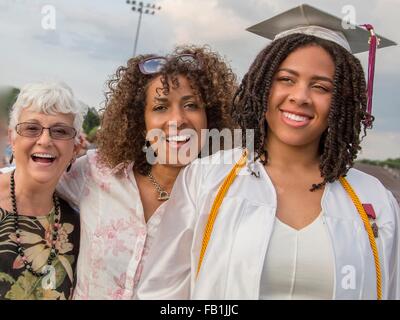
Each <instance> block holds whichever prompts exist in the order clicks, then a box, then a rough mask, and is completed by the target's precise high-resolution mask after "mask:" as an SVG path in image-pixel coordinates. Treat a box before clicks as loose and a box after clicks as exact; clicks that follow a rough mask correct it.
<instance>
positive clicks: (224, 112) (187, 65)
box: [97, 46, 237, 174]
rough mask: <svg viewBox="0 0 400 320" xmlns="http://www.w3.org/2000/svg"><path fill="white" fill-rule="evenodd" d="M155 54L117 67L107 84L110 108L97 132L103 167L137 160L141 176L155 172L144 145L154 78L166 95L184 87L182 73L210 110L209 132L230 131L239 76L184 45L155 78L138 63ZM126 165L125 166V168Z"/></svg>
mask: <svg viewBox="0 0 400 320" xmlns="http://www.w3.org/2000/svg"><path fill="white" fill-rule="evenodd" d="M182 54H191V55H193V56H195V58H196V61H197V62H198V63H197V64H196V65H194V63H193V61H191V62H190V61H186V60H185V59H181V58H179V56H180V55H182ZM152 56H154V55H141V56H138V57H135V58H132V59H130V60H129V61H128V63H127V66H126V67H125V66H121V67H119V68H118V69H117V71H116V73H115V75H114V76H113V77H112V78H111V79H110V80H109V81H108V82H107V86H108V89H109V90H108V91H107V92H106V101H105V109H104V110H103V114H102V121H101V129H100V130H99V132H98V136H97V138H98V151H99V152H98V156H99V161H100V163H101V164H102V165H105V166H106V167H108V168H110V169H113V168H115V167H117V166H118V165H120V164H121V163H124V164H125V165H127V164H129V163H131V162H132V161H133V162H134V169H135V170H137V171H138V172H139V173H141V174H146V173H147V172H148V171H149V170H150V164H148V163H147V161H146V156H145V153H144V152H143V146H144V144H145V135H144V132H145V131H146V129H145V128H146V126H145V121H144V110H145V105H146V91H147V88H148V86H149V83H150V82H151V80H153V79H154V78H156V77H158V76H161V83H162V85H163V88H160V90H162V92H163V93H164V94H165V95H167V94H168V92H169V90H170V85H169V83H171V84H172V86H173V88H175V87H177V86H179V82H178V76H179V75H183V76H185V77H186V78H187V79H188V80H189V83H190V85H191V87H192V89H193V90H194V91H195V93H196V94H199V96H200V97H201V100H202V101H203V103H204V107H205V110H206V116H207V123H208V129H214V128H216V129H218V130H221V129H223V128H231V127H232V121H231V118H230V116H229V107H230V104H231V102H232V99H233V95H234V92H235V90H236V89H237V85H236V76H235V74H234V73H233V72H232V70H231V68H230V67H229V66H228V64H227V63H226V62H225V61H224V59H223V58H221V57H220V56H219V54H218V53H216V52H213V51H211V49H210V48H209V47H208V46H203V47H196V46H179V47H177V48H176V49H175V50H174V51H173V53H172V54H171V55H169V56H167V59H168V60H167V62H166V64H165V65H164V66H163V68H162V70H161V71H160V72H159V73H156V74H143V73H142V72H141V71H140V70H139V67H138V64H139V63H140V62H141V61H142V60H143V59H145V58H148V57H152ZM122 167H123V166H122Z"/></svg>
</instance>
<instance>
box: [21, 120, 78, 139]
mask: <svg viewBox="0 0 400 320" xmlns="http://www.w3.org/2000/svg"><path fill="white" fill-rule="evenodd" d="M44 129H48V130H49V134H50V137H51V138H52V139H55V140H70V139H73V138H75V136H76V130H75V128H72V127H69V126H63V125H55V126H52V127H50V128H46V127H43V126H42V125H40V124H38V123H31V122H22V123H18V124H17V125H16V126H15V130H16V131H17V133H18V134H19V135H20V136H23V137H28V138H37V137H40V136H41V135H42V133H43V130H44Z"/></svg>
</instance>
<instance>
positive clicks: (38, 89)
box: [9, 82, 87, 142]
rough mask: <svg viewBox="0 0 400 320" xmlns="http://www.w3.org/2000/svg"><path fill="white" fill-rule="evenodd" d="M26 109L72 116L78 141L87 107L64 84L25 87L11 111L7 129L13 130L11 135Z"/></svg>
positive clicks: (45, 83)
mask: <svg viewBox="0 0 400 320" xmlns="http://www.w3.org/2000/svg"><path fill="white" fill-rule="evenodd" d="M28 108H29V110H31V111H34V112H39V113H44V114H50V115H57V114H59V113H63V114H72V115H73V116H74V123H73V126H74V128H75V130H76V131H77V135H76V138H75V141H76V142H78V141H79V134H80V133H81V131H82V124H83V117H84V115H85V114H86V112H87V107H86V106H85V105H84V104H83V103H82V102H80V101H79V100H77V99H76V98H75V97H74V94H73V92H72V89H71V88H70V87H69V86H67V85H66V84H65V83H61V82H35V83H30V84H27V85H25V86H24V87H23V88H22V89H21V91H20V93H19V95H18V98H17V100H16V101H15V103H14V105H13V106H12V110H11V115H10V126H9V127H10V129H11V130H13V135H15V126H16V125H17V124H18V121H19V117H20V116H21V113H22V110H23V109H28Z"/></svg>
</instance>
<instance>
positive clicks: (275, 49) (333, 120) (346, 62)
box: [231, 34, 373, 191]
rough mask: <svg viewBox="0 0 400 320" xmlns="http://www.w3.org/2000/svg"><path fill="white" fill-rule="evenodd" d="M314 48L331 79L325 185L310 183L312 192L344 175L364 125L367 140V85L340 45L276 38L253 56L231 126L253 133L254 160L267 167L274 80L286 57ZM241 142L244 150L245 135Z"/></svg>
mask: <svg viewBox="0 0 400 320" xmlns="http://www.w3.org/2000/svg"><path fill="white" fill-rule="evenodd" d="M313 45H315V46H320V47H321V48H323V49H325V50H326V51H327V52H328V53H329V54H330V56H331V57H332V60H333V61H334V64H335V76H334V90H333V96H332V102H331V106H330V112H329V116H328V129H327V130H326V131H325V132H324V133H323V134H322V136H321V139H320V145H319V155H320V165H319V168H320V172H321V176H322V177H323V182H322V183H318V184H313V185H312V187H311V191H314V190H316V189H320V188H321V187H322V186H323V185H325V184H326V183H327V182H333V181H335V180H337V179H339V178H340V177H341V176H345V175H346V173H347V171H348V170H349V169H350V168H351V167H352V166H353V163H354V160H355V159H356V157H357V153H358V151H359V150H360V149H361V147H360V142H361V140H362V138H360V131H361V127H362V126H363V134H364V135H363V136H365V134H366V128H367V126H366V124H365V123H364V120H367V119H368V117H369V115H368V114H367V112H366V105H367V95H366V84H365V78H364V71H363V69H362V66H361V64H360V61H359V60H358V59H357V58H356V57H354V56H353V55H352V54H351V53H349V52H348V51H347V50H345V49H344V48H342V47H341V46H339V45H337V44H335V43H333V42H331V41H328V40H324V39H321V38H317V37H314V36H310V35H303V34H293V35H289V36H287V37H284V38H282V39H278V40H276V41H274V42H272V43H271V44H270V45H269V46H267V47H266V48H265V49H263V50H262V51H261V52H260V53H259V54H258V56H257V57H256V59H255V61H254V62H253V64H252V65H251V67H250V69H249V71H248V73H247V74H246V75H245V76H244V78H243V80H242V83H241V84H240V86H239V89H238V90H237V92H236V93H235V97H234V102H233V106H232V110H231V114H232V117H233V119H234V121H235V122H237V124H238V125H239V126H240V127H241V128H242V129H254V131H255V132H254V148H255V150H254V151H255V154H256V158H255V159H259V158H260V157H262V158H264V159H262V162H263V164H265V163H266V162H267V161H268V152H267V150H265V149H264V142H265V139H266V135H267V129H268V124H267V121H266V120H265V113H266V111H267V109H268V99H269V96H270V92H271V87H272V83H273V78H274V75H275V73H276V71H277V70H278V68H279V66H280V64H281V63H282V62H283V61H284V60H285V59H286V57H287V56H288V55H289V54H290V53H292V52H293V51H294V50H296V49H298V48H301V47H306V46H313ZM371 120H373V118H372V119H371ZM243 141H244V142H243V146H245V144H246V142H245V136H243Z"/></svg>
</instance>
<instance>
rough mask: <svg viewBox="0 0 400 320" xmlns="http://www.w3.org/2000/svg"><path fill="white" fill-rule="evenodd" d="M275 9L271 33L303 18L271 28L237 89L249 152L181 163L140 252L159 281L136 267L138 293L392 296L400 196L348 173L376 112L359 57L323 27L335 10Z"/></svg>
mask: <svg viewBox="0 0 400 320" xmlns="http://www.w3.org/2000/svg"><path fill="white" fill-rule="evenodd" d="M304 15H306V16H305V17H304ZM289 16H290V19H289ZM315 16H317V18H318V19H315ZM328 18H329V19H328ZM273 19H275V20H274V21H273V23H272V22H269V23H270V24H269V25H268V26H267V27H266V30H276V28H275V29H274V27H277V25H280V26H283V25H285V23H286V26H287V23H288V21H289V24H290V23H293V21H295V22H296V23H298V22H299V20H304V25H306V26H301V27H298V28H297V25H292V26H287V27H291V28H290V31H288V30H280V31H279V32H281V31H282V33H281V34H278V35H277V36H276V38H275V40H274V41H273V42H272V43H271V44H270V45H269V46H267V47H266V48H265V49H264V50H262V51H261V52H260V53H259V54H258V56H257V58H256V59H255V61H254V62H253V64H252V65H251V67H250V69H249V71H248V73H247V74H246V75H245V76H244V78H243V81H242V83H241V85H240V87H239V89H238V91H237V93H236V95H235V99H234V103H233V109H232V115H233V116H234V119H235V120H236V122H237V123H238V124H239V126H240V127H241V128H242V130H245V129H254V152H253V151H252V150H248V149H242V148H238V149H233V150H227V151H221V152H219V153H217V154H215V155H213V156H211V158H212V160H211V161H207V163H205V164H204V161H196V162H194V163H193V164H191V165H190V166H188V167H187V168H185V169H184V171H183V172H182V174H181V175H180V176H179V178H178V179H177V181H176V184H175V188H174V191H173V193H172V195H171V200H170V202H169V203H168V205H167V208H166V215H165V216H164V220H163V225H162V227H161V228H160V229H159V239H160V240H161V239H162V241H163V242H162V243H161V241H160V242H155V243H154V251H153V252H152V254H151V255H149V257H148V260H147V262H148V266H150V265H151V264H152V263H154V261H156V259H158V260H159V261H162V263H161V264H159V265H158V268H159V269H161V270H165V269H167V268H168V266H170V270H169V272H165V273H166V274H167V275H168V277H167V278H164V279H163V278H161V277H158V275H157V274H155V272H154V270H151V269H146V268H145V270H144V272H143V277H142V285H141V286H140V288H141V289H140V290H139V292H138V296H139V298H140V297H143V298H146V290H147V289H148V288H151V289H152V290H153V291H154V290H155V289H156V286H159V287H160V289H162V291H161V290H160V291H161V292H162V293H165V295H164V296H163V297H165V298H169V299H173V298H175V297H186V298H187V297H192V298H194V299H399V298H400V264H399V258H400V241H399V239H400V238H399V230H398V227H399V214H400V212H399V206H398V203H397V202H396V200H395V199H394V197H393V195H392V194H391V193H390V192H389V191H388V190H386V189H385V188H384V187H383V185H382V184H381V183H380V182H379V181H378V180H377V179H375V178H374V177H372V176H369V175H367V174H365V173H362V172H360V171H358V170H355V169H352V166H353V162H354V160H355V158H356V156H357V153H358V151H359V150H360V134H361V132H363V133H364V134H365V129H366V127H367V126H368V125H370V123H371V120H373V119H372V117H371V115H370V114H369V113H368V112H367V103H368V102H367V96H366V94H365V92H366V84H365V80H364V73H363V70H362V67H361V64H360V62H359V60H358V59H357V58H355V56H354V55H353V54H351V53H350V52H349V50H350V47H351V46H350V45H349V43H348V42H347V40H346V38H345V36H344V35H342V34H343V33H339V32H337V31H333V30H331V29H329V28H332V26H331V27H329V26H326V25H322V26H321V25H320V24H318V21H319V23H321V21H331V20H332V16H330V15H327V14H325V13H323V12H321V11H319V10H317V9H314V8H311V7H309V6H305V5H303V6H300V7H298V8H295V9H292V10H291V11H289V12H287V13H286V14H285V13H284V14H281V15H280V16H279V18H278V17H276V18H273ZM286 19H287V20H286ZM271 20H272V19H271ZM313 21H316V22H313ZM309 23H311V24H313V23H316V25H311V26H307V25H308V24H309ZM272 24H273V25H272ZM336 25H337V27H338V28H341V20H340V19H338V20H337V21H336ZM255 29H257V28H255ZM278 29H279V28H278ZM258 30H260V29H258ZM336 30H337V29H336ZM344 32H345V31H344ZM348 32H350V33H352V32H353V33H354V32H356V34H355V35H353V36H355V37H357V36H358V35H359V34H358V33H361V35H364V36H365V34H364V32H366V31H365V30H363V29H361V28H357V29H355V31H354V29H349V30H346V33H348ZM367 35H368V33H367ZM373 36H375V35H374V34H372V37H373ZM366 39H368V36H367V37H366ZM371 45H373V38H372V41H371ZM367 47H368V45H367ZM355 49H357V48H355ZM355 51H356V50H355ZM232 157H233V158H235V159H236V163H235V165H234V166H232V164H230V163H229V162H228V160H230V159H231V158H232ZM201 160H203V159H201ZM210 163H211V164H210ZM246 168H247V170H246ZM193 186H201V187H200V188H199V187H197V188H195V187H193ZM176 221H185V223H180V224H179V228H180V229H179V230H177V227H175V225H176V223H175V222H176ZM171 230H173V231H174V232H172V231H171ZM172 261H179V262H180V265H178V266H177V265H176V264H172ZM157 282H158V283H157Z"/></svg>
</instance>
